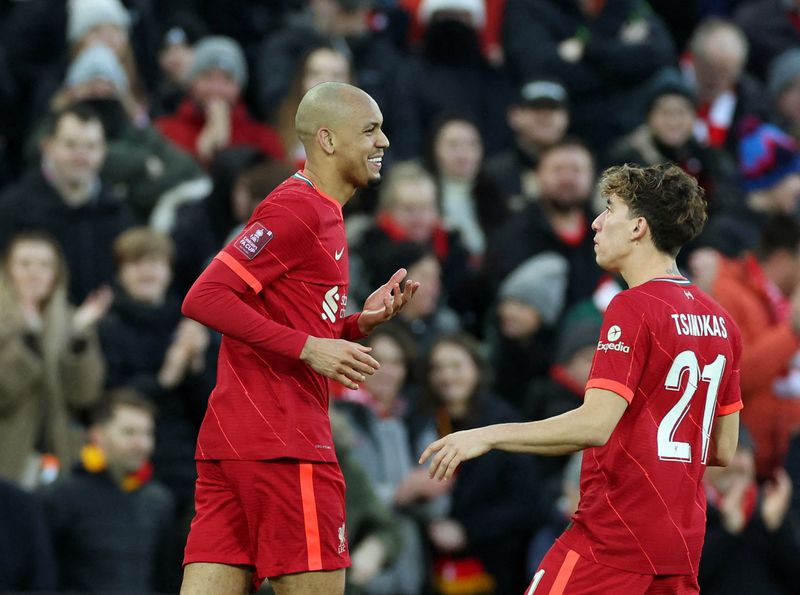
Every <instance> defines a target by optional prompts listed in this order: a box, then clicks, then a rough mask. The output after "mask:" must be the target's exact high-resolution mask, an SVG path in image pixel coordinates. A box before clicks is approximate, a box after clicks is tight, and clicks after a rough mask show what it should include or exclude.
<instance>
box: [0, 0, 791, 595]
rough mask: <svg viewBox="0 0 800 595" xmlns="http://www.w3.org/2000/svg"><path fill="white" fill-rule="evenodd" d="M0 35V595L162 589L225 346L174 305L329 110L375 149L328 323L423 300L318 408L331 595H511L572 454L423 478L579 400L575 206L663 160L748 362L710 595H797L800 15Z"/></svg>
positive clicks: (555, 515)
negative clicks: (505, 426) (338, 566)
mask: <svg viewBox="0 0 800 595" xmlns="http://www.w3.org/2000/svg"><path fill="white" fill-rule="evenodd" d="M0 31H2V35H0V246H2V254H3V256H2V261H1V262H0V592H4V593H5V592H9V593H12V592H42V593H48V592H59V591H69V592H73V593H115V594H116V593H131V594H133V593H137V594H144V593H175V592H177V590H178V587H179V585H180V577H181V568H180V564H181V556H182V547H183V544H184V543H185V538H186V534H187V532H188V527H189V523H190V521H191V518H192V514H193V500H192V495H193V487H194V479H195V466H194V448H195V440H196V436H197V430H198V427H199V424H200V421H201V420H202V418H203V415H204V413H205V403H206V400H207V398H208V395H209V393H210V391H211V389H212V388H213V386H214V380H215V370H214V366H215V361H216V354H217V349H218V346H219V340H220V338H219V336H217V335H216V334H215V333H213V332H211V331H209V330H208V329H206V328H205V327H203V326H201V325H200V324H199V323H196V322H194V321H191V320H189V319H186V318H183V317H182V315H181V309H180V307H181V301H182V298H183V296H184V295H185V294H186V292H187V291H188V289H189V287H190V286H191V285H192V283H193V282H194V280H195V278H196V277H197V276H198V274H199V273H200V272H201V271H202V270H203V268H204V267H205V266H206V265H207V263H208V262H209V260H210V259H211V258H213V256H214V255H215V254H216V253H217V252H218V251H219V250H220V249H221V248H222V247H223V246H224V245H225V244H226V243H227V242H229V241H230V240H231V239H232V238H234V237H235V236H236V235H237V234H238V233H240V232H241V230H242V229H243V226H244V225H245V223H246V222H247V221H248V219H249V217H250V214H251V213H252V211H253V209H254V208H255V207H256V205H258V203H259V202H260V201H261V200H262V199H263V197H264V196H266V194H268V193H269V192H270V191H271V190H272V189H273V188H274V187H275V186H276V185H278V184H279V183H281V182H282V181H283V180H284V179H285V178H286V177H288V176H290V175H291V174H292V173H293V172H294V171H297V170H298V169H300V168H302V165H303V162H304V152H303V147H302V145H301V144H300V143H299V142H298V139H297V137H296V135H295V132H294V115H295V111H296V109H297V106H298V103H299V101H300V98H301V97H302V96H303V94H304V93H305V92H306V91H307V90H308V89H310V88H311V87H312V86H314V85H315V84H317V83H320V82H325V81H339V82H349V83H352V84H354V85H357V86H359V87H361V88H363V89H364V90H365V91H367V92H368V93H369V94H370V95H372V97H374V98H375V99H376V101H377V102H378V104H379V105H380V108H381V110H382V112H383V115H384V118H385V122H384V129H385V131H386V134H387V135H388V137H389V139H390V141H391V147H390V149H389V150H388V151H387V153H386V159H385V160H384V169H383V174H384V175H383V178H384V179H383V182H382V184H381V185H380V187H379V188H376V189H372V188H370V189H365V190H363V191H361V192H360V193H359V194H358V195H357V196H356V198H355V199H354V200H353V201H351V202H350V203H349V204H348V205H347V206H346V208H345V211H344V213H345V223H346V227H347V233H348V242H349V253H350V264H351V283H350V288H349V296H348V302H347V303H349V304H358V303H361V302H362V301H363V299H364V298H365V297H366V295H367V294H368V293H369V291H370V288H372V287H374V286H376V285H380V284H381V283H383V282H384V281H385V279H387V278H389V277H390V276H391V274H392V273H393V272H394V271H396V270H397V269H398V268H400V267H404V268H406V269H407V270H408V275H409V277H410V278H412V279H414V280H415V281H419V282H421V284H422V285H421V288H420V289H419V291H418V293H417V295H416V296H415V298H414V300H413V301H412V302H411V303H410V304H409V305H408V306H407V307H406V308H405V309H404V310H403V311H402V312H401V313H400V315H399V316H398V317H397V319H396V320H393V321H392V322H391V323H389V324H387V325H385V326H384V327H381V328H380V329H379V330H376V331H375V332H374V333H373V334H372V335H370V336H369V337H368V338H367V339H366V340H365V343H366V344H368V345H370V346H371V347H372V349H373V351H372V355H373V356H374V357H375V358H376V359H377V360H378V361H379V362H380V363H381V367H380V369H379V370H378V371H377V372H376V373H375V374H374V375H373V376H370V377H368V378H367V380H366V381H365V382H364V383H363V385H362V386H361V387H360V388H359V389H358V390H351V389H346V388H344V387H343V386H340V385H335V386H334V385H333V384H332V386H331V393H332V394H331V396H332V412H331V415H332V426H333V431H334V436H335V437H336V443H337V455H338V457H339V460H340V463H341V465H342V469H343V472H344V474H345V477H346V479H347V485H348V491H347V502H346V504H347V517H348V536H349V540H350V551H351V556H352V564H353V565H352V568H351V569H349V570H348V572H347V592H348V593H354V594H355V593H359V594H365V595H422V594H427V593H435V594H439V595H490V594H496V595H513V594H518V593H522V592H523V590H524V588H525V585H526V584H527V582H528V581H529V580H530V577H531V575H532V573H533V572H534V570H535V569H536V567H537V565H538V562H539V561H540V560H541V557H542V556H543V554H544V552H545V551H547V549H548V548H549V546H550V545H551V544H552V542H553V540H554V538H555V536H557V535H558V534H559V533H560V531H561V530H562V529H563V527H564V526H566V523H567V521H568V518H569V515H570V514H571V513H572V512H573V511H574V510H575V507H576V504H577V499H578V498H579V494H578V489H577V473H578V468H579V462H578V459H579V455H577V456H575V457H572V458H570V457H555V458H553V457H551V458H542V457H533V456H525V455H519V454H508V453H501V452H493V453H491V454H489V455H487V456H485V457H483V458H481V459H478V460H474V461H469V462H467V463H465V464H464V465H463V467H462V468H461V470H460V472H459V474H458V476H457V477H456V478H455V479H454V480H453V481H451V482H444V483H440V482H436V481H434V480H432V479H430V478H429V477H428V475H427V472H426V470H425V469H423V468H421V467H420V466H419V465H418V464H417V459H418V457H419V455H420V453H421V452H422V450H423V449H424V447H425V446H426V445H427V444H428V443H429V442H430V441H431V440H435V439H436V438H438V437H441V436H443V435H445V434H447V433H449V432H452V431H454V430H460V429H465V428H471V427H476V426H481V425H485V424H490V423H497V422H505V421H514V420H536V419H543V418H546V417H549V416H552V415H555V414H558V413H562V412H564V411H567V410H569V409H572V408H574V407H576V406H577V405H578V404H579V403H580V400H581V398H582V396H583V388H584V384H585V382H586V379H587V377H588V375H589V369H590V366H591V362H592V357H593V354H594V352H595V350H596V346H597V341H598V334H599V331H600V321H601V317H602V313H603V311H604V309H605V307H606V306H607V305H608V303H609V301H610V300H611V298H612V297H613V296H614V295H615V294H616V293H617V292H618V291H620V290H621V289H622V281H621V279H618V278H615V277H614V276H609V275H607V274H603V273H602V271H601V270H600V268H599V267H598V266H597V265H596V263H595V255H594V249H593V234H592V232H591V230H590V223H591V221H592V219H594V217H595V215H596V214H597V213H598V212H599V211H600V210H601V209H602V208H603V205H602V201H601V200H600V199H599V196H598V193H597V191H596V188H595V182H596V179H597V177H598V175H599V173H600V172H601V171H602V169H604V168H605V167H607V166H611V165H617V164H622V163H637V164H641V165H652V164H657V163H663V162H672V163H675V164H677V165H678V166H680V167H681V168H682V169H684V170H685V171H686V172H687V173H690V174H691V175H693V176H694V177H696V178H697V180H698V182H699V183H700V185H701V186H702V187H703V189H704V190H705V196H706V200H707V203H708V211H709V223H708V225H707V227H706V230H705V231H704V232H703V234H701V236H700V237H699V238H698V239H697V240H695V241H694V242H693V243H692V245H690V246H688V247H687V250H686V251H685V252H684V253H681V254H680V255H679V264H680V266H681V269H682V271H683V272H684V274H685V275H686V276H688V277H689V278H691V279H692V280H693V281H694V282H695V283H696V284H697V285H698V286H699V287H701V288H702V289H704V290H705V291H707V292H709V293H710V294H711V295H712V296H713V297H714V298H715V299H716V300H718V301H719V302H720V303H721V304H722V305H723V306H724V307H725V308H726V309H727V310H728V311H729V312H730V314H731V315H732V316H733V318H734V320H736V322H737V324H738V325H739V327H740V329H741V331H742V337H743V343H744V350H743V357H742V369H741V379H742V397H743V401H744V404H745V408H744V410H743V412H742V416H743V417H742V420H743V423H744V426H745V427H744V429H743V430H742V432H741V436H740V441H739V449H738V451H737V455H736V457H735V458H734V462H733V463H732V464H731V465H730V466H729V467H727V468H714V469H709V470H708V472H707V473H706V478H705V483H706V489H707V495H708V534H707V538H706V544H705V547H704V550H703V559H702V562H701V566H700V571H699V580H700V585H701V587H702V592H703V593H710V594H715V593H733V592H737V593H754V594H755V593H757V594H759V595H773V594H774V595H781V594H785V595H791V594H797V593H800V565H798V564H797V561H798V560H800V207H799V205H798V203H800V0H738V1H737V0H716V1H714V0H693V1H690V0H681V1H680V2H674V1H669V0H650V1H649V2H646V1H644V0H162V1H160V2H155V1H150V0H124V1H123V0H24V1H23V0H16V1H15V0H5V1H0ZM264 589H265V590H266V589H268V586H266V587H264Z"/></svg>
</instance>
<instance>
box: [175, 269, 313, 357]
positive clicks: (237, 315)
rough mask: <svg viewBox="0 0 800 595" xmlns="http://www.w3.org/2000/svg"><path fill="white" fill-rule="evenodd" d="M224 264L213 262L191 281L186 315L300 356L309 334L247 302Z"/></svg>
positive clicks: (258, 346) (250, 341)
mask: <svg viewBox="0 0 800 595" xmlns="http://www.w3.org/2000/svg"><path fill="white" fill-rule="evenodd" d="M224 266H225V265H223V264H221V263H212V264H211V265H209V268H208V269H206V271H205V272H204V273H203V274H202V275H201V276H200V278H199V279H198V280H197V281H196V282H195V284H194V285H192V288H191V289H190V290H189V293H187V294H186V298H185V299H184V302H183V308H182V310H183V315H184V316H186V317H188V318H191V319H193V320H196V321H197V322H199V323H201V324H204V325H206V326H207V327H209V328H212V329H214V330H216V331H219V332H220V333H222V334H223V335H226V336H228V337H230V338H232V339H236V340H237V341H241V342H243V343H246V344H247V345H249V346H251V347H253V348H254V349H257V350H260V351H265V352H268V353H275V354H279V355H283V356H286V357H292V358H298V357H300V352H301V351H302V350H303V346H304V345H305V342H306V340H307V339H308V335H307V334H306V333H303V332H301V331H298V330H295V329H292V328H289V327H287V326H284V325H282V324H278V323H277V322H275V321H273V320H270V319H268V318H266V317H265V316H264V315H263V314H261V313H260V312H258V311H256V310H255V309H254V308H252V307H251V306H250V305H248V304H247V303H245V302H244V301H243V300H242V298H241V297H240V296H239V295H238V294H237V292H236V291H235V289H234V287H232V286H231V283H234V282H235V279H227V278H226V271H225V270H224V269H223V268H219V267H224ZM212 267H213V268H212ZM215 276H218V277H219V278H215Z"/></svg>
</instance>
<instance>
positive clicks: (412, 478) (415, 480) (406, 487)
mask: <svg viewBox="0 0 800 595" xmlns="http://www.w3.org/2000/svg"><path fill="white" fill-rule="evenodd" d="M450 487H451V484H450V483H447V482H444V481H436V480H434V479H431V477H430V476H429V475H428V472H427V471H426V470H425V469H423V468H422V467H420V468H418V469H414V470H413V471H411V472H410V473H409V474H408V475H406V476H405V477H404V478H403V481H401V482H400V485H398V486H397V490H396V491H395V493H394V501H395V504H397V505H398V506H407V505H408V504H411V503H412V502H415V501H416V500H432V499H434V498H438V497H439V496H441V495H443V494H446V493H447V492H448V491H449V490H450Z"/></svg>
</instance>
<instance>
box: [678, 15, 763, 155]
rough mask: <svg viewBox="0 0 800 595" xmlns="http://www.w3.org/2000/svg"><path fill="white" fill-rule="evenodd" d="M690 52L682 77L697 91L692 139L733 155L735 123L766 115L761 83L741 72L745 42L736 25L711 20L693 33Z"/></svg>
mask: <svg viewBox="0 0 800 595" xmlns="http://www.w3.org/2000/svg"><path fill="white" fill-rule="evenodd" d="M689 48H690V51H691V55H692V62H691V64H690V65H688V66H687V67H686V68H685V72H684V75H685V77H686V78H687V82H688V83H689V84H690V85H691V86H693V87H694V88H695V91H696V93H697V99H698V104H697V115H698V119H697V122H696V124H695V136H696V137H697V139H698V140H699V141H700V142H701V143H703V144H706V145H708V146H711V147H715V148H723V149H726V150H727V151H729V152H730V153H731V154H735V152H736V142H737V140H738V135H737V128H738V124H739V123H740V122H741V121H742V119H743V118H744V117H745V116H748V115H756V116H763V115H765V114H766V111H767V105H766V101H765V100H764V99H763V92H762V90H761V88H760V85H759V84H758V82H757V81H756V80H755V79H753V78H752V77H750V76H749V75H748V74H747V73H746V72H744V67H745V64H746V63H747V53H748V43H747V38H746V37H745V35H744V33H742V31H741V29H739V27H737V26H736V25H735V24H734V23H732V22H730V21H726V20H724V19H720V18H716V17H712V18H710V19H707V20H706V21H704V22H703V23H701V24H700V26H698V27H697V29H695V31H694V33H693V34H692V38H691V39H690V40H689Z"/></svg>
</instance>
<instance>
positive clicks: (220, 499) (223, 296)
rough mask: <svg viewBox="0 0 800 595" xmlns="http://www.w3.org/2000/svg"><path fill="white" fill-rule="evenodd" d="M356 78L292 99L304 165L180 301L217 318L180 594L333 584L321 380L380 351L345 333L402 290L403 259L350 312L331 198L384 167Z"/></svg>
mask: <svg viewBox="0 0 800 595" xmlns="http://www.w3.org/2000/svg"><path fill="white" fill-rule="evenodd" d="M382 124H383V116H382V115H381V111H380V109H379V108H378V105H377V103H375V101H374V100H373V99H372V98H371V97H370V96H369V95H367V94H366V93H365V92H364V91H361V90H360V89H357V88H356V87H353V86H351V85H346V84H343V83H322V84H320V85H317V86H315V87H313V88H312V89H311V90H310V91H309V92H308V93H306V95H305V96H304V97H303V99H302V100H301V101H300V105H299V107H298V109H297V116H296V130H297V134H298V136H299V138H300V140H301V142H302V143H303V147H304V148H305V151H306V156H307V161H306V164H305V167H304V169H303V170H302V171H299V172H297V173H296V174H294V175H293V176H292V177H290V178H289V179H287V180H286V181H285V182H283V183H282V184H280V185H279V186H278V187H277V188H276V189H275V190H274V191H273V192H271V193H270V194H269V196H267V198H266V199H264V201H263V202H262V203H261V204H260V205H259V206H258V207H257V208H256V210H255V211H254V213H253V216H252V217H251V219H250V221H249V222H248V224H247V227H246V229H245V231H244V232H243V233H241V234H240V235H239V236H237V237H236V239H234V240H233V241H232V242H231V243H230V244H228V245H227V246H226V247H225V248H224V249H223V250H222V251H221V252H220V253H219V254H218V255H217V256H216V257H215V258H214V259H213V260H212V262H211V264H210V265H209V266H208V268H206V270H205V271H204V272H203V273H202V274H201V275H200V278H199V279H198V280H197V281H196V282H195V284H194V285H193V286H192V288H191V289H190V290H189V293H188V294H187V296H186V300H185V301H184V304H183V313H184V314H185V315H186V316H188V317H189V318H193V319H195V320H197V321H198V322H201V323H203V324H205V325H207V326H209V327H211V328H214V329H215V330H217V331H219V332H221V333H222V334H223V338H222V343H221V346H220V355H219V358H220V365H219V368H218V370H219V371H218V375H217V385H216V387H215V389H214V391H213V393H212V395H211V397H210V398H209V402H208V410H207V413H206V417H205V419H204V420H203V424H202V426H201V428H200V433H199V436H198V440H197V452H196V455H195V458H196V459H197V472H198V480H197V484H196V489H195V509H196V514H195V518H194V520H193V521H192V528H191V532H190V534H189V538H188V541H187V544H186V554H185V558H184V564H185V571H184V580H183V586H182V588H181V593H182V595H199V594H203V595H208V594H211V595H214V594H219V595H232V594H244V593H247V592H248V590H249V589H250V588H258V587H259V586H260V583H261V582H263V580H264V579H265V578H267V577H268V578H269V579H270V584H271V586H272V588H273V589H274V591H275V593H276V594H277V595H313V594H319V593H325V594H326V595H328V594H330V595H337V594H341V593H342V592H343V589H344V568H346V567H347V566H349V565H350V556H349V553H348V543H347V533H346V525H345V518H344V516H345V515H344V479H343V478H342V474H341V471H340V469H339V465H338V463H337V460H336V455H335V452H334V448H333V440H332V437H331V428H330V420H329V418H328V396H329V390H328V382H329V379H331V380H335V381H337V382H339V383H341V384H343V385H345V386H346V387H348V388H352V389H356V388H358V385H359V383H362V382H364V380H365V379H366V377H367V375H369V374H372V373H373V372H374V370H375V369H377V367H378V362H377V361H375V360H374V359H373V358H372V357H371V356H370V355H369V351H370V349H369V348H368V347H364V346H362V345H359V344H357V343H354V342H352V341H354V340H357V339H359V338H361V337H363V336H365V335H367V334H369V333H370V332H371V331H372V330H373V329H374V328H375V327H376V326H378V325H379V324H381V323H383V322H384V321H386V320H389V319H390V318H393V317H394V316H395V314H397V312H399V311H400V309H401V308H403V306H404V305H405V304H407V303H408V301H409V300H410V299H411V297H412V296H413V294H414V292H415V291H416V290H417V288H418V287H419V284H418V283H414V282H412V281H408V280H407V281H406V282H405V284H404V285H403V286H402V288H401V285H400V284H401V282H402V281H403V279H404V277H405V276H406V271H405V269H400V270H398V271H397V272H396V273H395V274H394V275H392V277H391V278H390V279H389V281H388V282H387V283H385V284H384V285H382V286H381V287H380V288H379V289H378V290H376V291H375V292H373V293H372V295H370V296H369V297H368V298H367V299H366V301H365V302H364V310H363V311H362V312H359V313H357V314H353V315H351V316H346V315H345V313H346V309H347V308H346V307H347V293H348V285H349V267H348V260H349V259H348V255H347V238H346V237H345V233H344V221H343V219H342V207H343V206H344V204H345V203H347V202H348V200H350V198H351V197H352V195H353V193H354V192H355V191H356V189H358V188H363V187H365V186H370V185H373V184H376V183H378V182H380V179H381V173H380V171H381V166H382V161H383V154H384V151H385V150H386V148H388V146H389V140H388V139H387V137H386V135H385V134H384V133H383V130H382V128H381V126H382Z"/></svg>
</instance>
